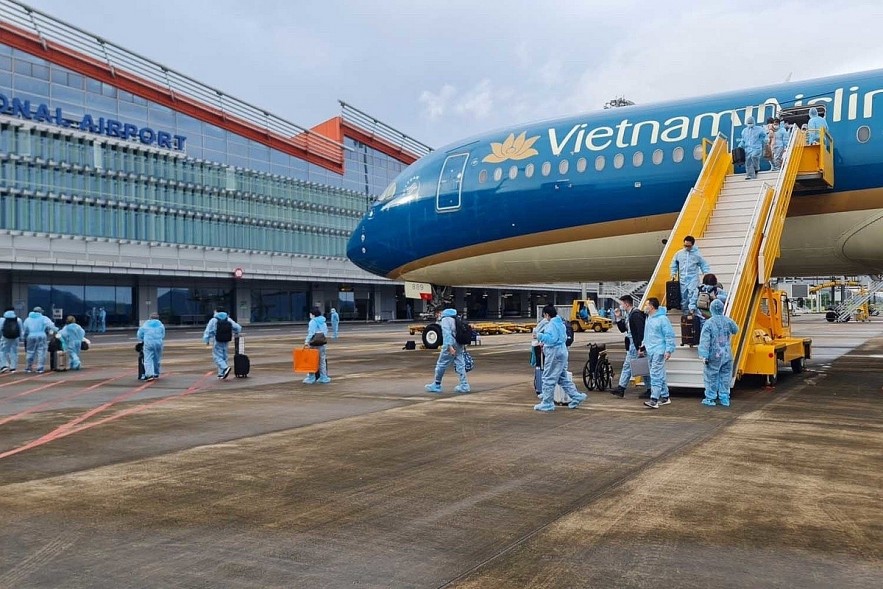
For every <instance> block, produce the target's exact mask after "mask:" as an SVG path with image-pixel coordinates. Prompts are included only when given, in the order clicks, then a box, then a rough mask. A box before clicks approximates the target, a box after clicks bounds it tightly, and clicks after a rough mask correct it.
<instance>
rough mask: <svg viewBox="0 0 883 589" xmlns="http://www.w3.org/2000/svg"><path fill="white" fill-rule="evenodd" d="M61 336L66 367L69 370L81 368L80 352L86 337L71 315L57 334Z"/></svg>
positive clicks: (84, 331)
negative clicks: (65, 354) (65, 355)
mask: <svg viewBox="0 0 883 589" xmlns="http://www.w3.org/2000/svg"><path fill="white" fill-rule="evenodd" d="M58 335H60V336H61V342H62V344H64V350H65V351H66V352H67V357H68V367H69V368H70V369H71V370H79V369H80V368H82V364H81V363H80V350H81V348H82V347H83V338H85V337H86V330H84V329H83V328H82V327H80V326H79V325H77V319H76V317H74V316H73V315H68V316H67V319H65V325H64V327H62V328H61V331H59V332H58Z"/></svg>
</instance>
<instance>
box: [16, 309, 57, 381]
mask: <svg viewBox="0 0 883 589" xmlns="http://www.w3.org/2000/svg"><path fill="white" fill-rule="evenodd" d="M49 330H53V331H55V324H54V323H52V320H51V319H49V317H47V316H46V315H44V314H43V308H42V307H34V310H33V311H31V312H30V313H28V317H27V319H25V320H24V323H23V324H22V333H23V336H24V340H25V372H33V371H34V368H36V370H37V374H43V369H44V368H45V367H46V346H47V340H46V334H47V332H48V331H49Z"/></svg>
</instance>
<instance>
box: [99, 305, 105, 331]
mask: <svg viewBox="0 0 883 589" xmlns="http://www.w3.org/2000/svg"><path fill="white" fill-rule="evenodd" d="M105 331H107V311H105V310H104V307H101V308H100V309H98V333H104V332H105Z"/></svg>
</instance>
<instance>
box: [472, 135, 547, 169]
mask: <svg viewBox="0 0 883 589" xmlns="http://www.w3.org/2000/svg"><path fill="white" fill-rule="evenodd" d="M526 135H527V131H522V133H521V135H519V136H518V137H516V136H515V133H510V134H509V136H508V137H506V140H505V141H503V142H502V143H491V152H492V153H491V154H490V155H489V156H487V157H485V158H484V159H483V160H481V161H483V162H486V163H489V164H499V163H501V162H505V161H506V160H523V159H527V158H529V157H532V156H535V155H537V154H539V152H538V151H537V150H536V149H534V148H533V144H534V143H536V140H537V139H539V138H540V136H539V135H537V136H536V137H531V138H530V139H526V138H525V137H526Z"/></svg>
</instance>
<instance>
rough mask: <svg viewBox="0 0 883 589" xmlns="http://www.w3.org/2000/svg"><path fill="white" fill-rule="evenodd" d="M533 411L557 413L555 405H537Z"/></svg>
mask: <svg viewBox="0 0 883 589" xmlns="http://www.w3.org/2000/svg"><path fill="white" fill-rule="evenodd" d="M533 409H534V411H555V403H537V404H536V405H534V406H533Z"/></svg>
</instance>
